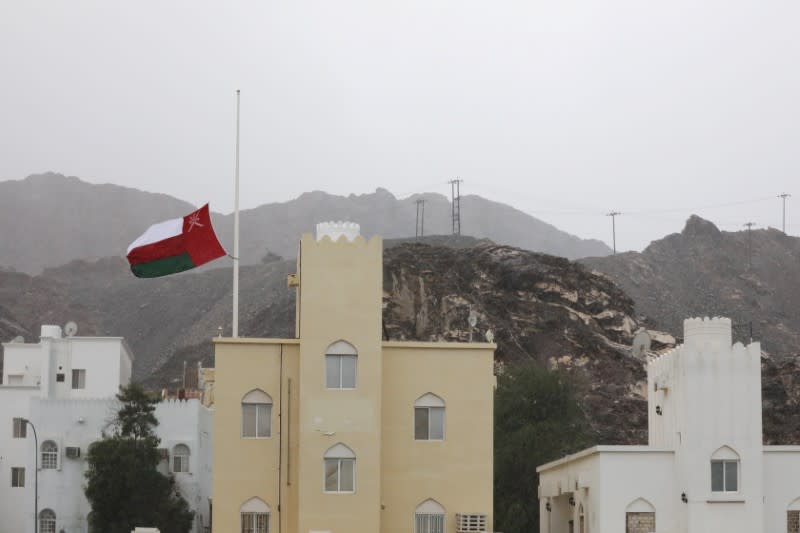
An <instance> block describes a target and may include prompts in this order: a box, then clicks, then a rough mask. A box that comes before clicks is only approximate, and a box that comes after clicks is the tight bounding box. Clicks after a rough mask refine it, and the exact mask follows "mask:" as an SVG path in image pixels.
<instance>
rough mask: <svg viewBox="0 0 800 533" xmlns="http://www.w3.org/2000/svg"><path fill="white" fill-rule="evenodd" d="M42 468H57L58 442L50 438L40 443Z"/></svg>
mask: <svg viewBox="0 0 800 533" xmlns="http://www.w3.org/2000/svg"><path fill="white" fill-rule="evenodd" d="M41 449H42V469H43V470H55V469H56V468H58V444H56V443H55V442H53V441H51V440H46V441H44V442H43V443H42V447H41Z"/></svg>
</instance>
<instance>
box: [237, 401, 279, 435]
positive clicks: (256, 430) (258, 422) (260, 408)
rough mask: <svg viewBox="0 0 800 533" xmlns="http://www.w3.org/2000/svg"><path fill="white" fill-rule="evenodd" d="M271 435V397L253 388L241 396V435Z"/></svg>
mask: <svg viewBox="0 0 800 533" xmlns="http://www.w3.org/2000/svg"><path fill="white" fill-rule="evenodd" d="M271 435H272V398H270V397H269V394H267V393H266V392H264V391H262V390H260V389H254V390H251V391H250V392H248V393H247V394H245V395H244V398H242V437H245V438H248V439H263V438H267V437H270V436H271Z"/></svg>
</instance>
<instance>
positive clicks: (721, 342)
mask: <svg viewBox="0 0 800 533" xmlns="http://www.w3.org/2000/svg"><path fill="white" fill-rule="evenodd" d="M683 342H684V344H686V345H687V346H692V345H698V344H704V343H709V344H712V345H715V346H718V347H720V348H730V346H731V344H732V343H733V333H732V328H731V319H730V318H724V317H714V318H708V317H705V318H687V319H686V320H684V321H683Z"/></svg>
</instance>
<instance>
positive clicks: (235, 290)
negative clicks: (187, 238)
mask: <svg viewBox="0 0 800 533" xmlns="http://www.w3.org/2000/svg"><path fill="white" fill-rule="evenodd" d="M235 182H236V186H235V191H236V192H235V195H234V200H233V338H236V337H238V336H239V89H236V171H235Z"/></svg>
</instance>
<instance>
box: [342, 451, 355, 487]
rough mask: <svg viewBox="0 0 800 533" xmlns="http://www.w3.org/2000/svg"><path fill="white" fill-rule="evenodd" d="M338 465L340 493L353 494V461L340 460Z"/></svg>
mask: <svg viewBox="0 0 800 533" xmlns="http://www.w3.org/2000/svg"><path fill="white" fill-rule="evenodd" d="M339 464H340V467H339V490H340V491H341V492H353V487H354V486H355V472H354V470H355V461H353V460H352V459H341V460H340V463H339Z"/></svg>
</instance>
